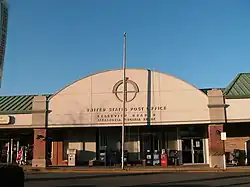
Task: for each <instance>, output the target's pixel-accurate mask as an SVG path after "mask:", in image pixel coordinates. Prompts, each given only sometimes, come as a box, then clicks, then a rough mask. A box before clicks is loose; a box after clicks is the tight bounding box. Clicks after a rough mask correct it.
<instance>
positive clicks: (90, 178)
mask: <svg viewBox="0 0 250 187" xmlns="http://www.w3.org/2000/svg"><path fill="white" fill-rule="evenodd" d="M45 186H46V187H94V186H116V187H140V186H141V187H142V186H148V187H149V186H168V187H180V186H183V187H230V186H232V187H237V186H239V187H247V186H248V187H249V186H250V173H248V172H242V173H240V172H237V173H229V172H225V173H224V172H210V173H206V172H202V173H199V172H195V173H189V172H187V173H186V172H173V173H172V172H166V173H154V174H152V173H105V174H103V173H89V174H87V173H40V174H38V173H37V174H26V181H25V187H45Z"/></svg>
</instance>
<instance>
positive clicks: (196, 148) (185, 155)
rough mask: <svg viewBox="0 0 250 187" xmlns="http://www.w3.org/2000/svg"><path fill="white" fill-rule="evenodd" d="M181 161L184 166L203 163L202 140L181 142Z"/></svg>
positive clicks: (188, 139)
mask: <svg viewBox="0 0 250 187" xmlns="http://www.w3.org/2000/svg"><path fill="white" fill-rule="evenodd" d="M182 161H183V163H184V164H196V163H204V150H203V139H200V138H186V139H183V140H182Z"/></svg>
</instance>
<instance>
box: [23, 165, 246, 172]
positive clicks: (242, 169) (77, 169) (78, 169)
mask: <svg viewBox="0 0 250 187" xmlns="http://www.w3.org/2000/svg"><path fill="white" fill-rule="evenodd" d="M24 171H25V172H28V173H30V172H31V173H41V172H43V173H51V172H60V173H61V172H65V173H67V172H69V173H72V172H75V173H77V172H81V173H110V172H119V173H121V172H129V173H142V172H143V173H155V172H250V167H247V166H246V167H234V168H227V170H226V171H224V170H222V169H219V168H209V167H204V166H203V167H197V166H184V167H183V166H177V167H174V166H169V167H160V166H147V167H126V168H125V169H124V170H122V169H121V168H119V167H48V168H32V167H29V166H24Z"/></svg>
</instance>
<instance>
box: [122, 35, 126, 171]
mask: <svg viewBox="0 0 250 187" xmlns="http://www.w3.org/2000/svg"><path fill="white" fill-rule="evenodd" d="M126 40H127V34H126V32H125V33H124V43H123V101H122V104H123V107H122V108H123V110H122V160H121V161H122V169H124V143H125V140H124V139H125V137H124V136H125V114H126V113H125V110H126V94H127V93H126V91H127V90H126V85H127V84H126V60H127V59H126V52H127V51H126V47H127V46H126Z"/></svg>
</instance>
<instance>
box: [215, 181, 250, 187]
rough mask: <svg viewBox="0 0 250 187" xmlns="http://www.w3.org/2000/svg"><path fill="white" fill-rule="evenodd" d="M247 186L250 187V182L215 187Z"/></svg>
mask: <svg viewBox="0 0 250 187" xmlns="http://www.w3.org/2000/svg"><path fill="white" fill-rule="evenodd" d="M246 184H249V186H250V182H241V183H233V184H226V185H219V186H215V187H231V186H239V185H246Z"/></svg>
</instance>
